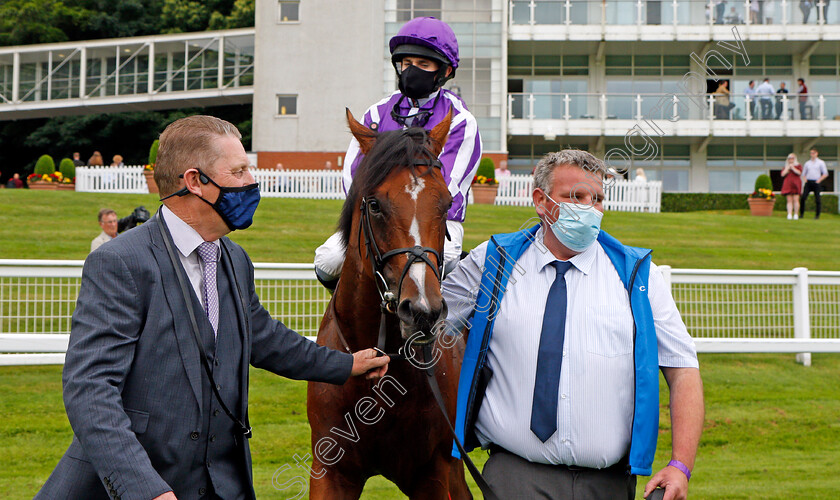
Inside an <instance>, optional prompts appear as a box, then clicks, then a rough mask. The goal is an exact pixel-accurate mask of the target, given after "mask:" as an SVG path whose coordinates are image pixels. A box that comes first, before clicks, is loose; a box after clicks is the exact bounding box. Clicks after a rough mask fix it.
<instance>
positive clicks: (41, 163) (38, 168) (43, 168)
mask: <svg viewBox="0 0 840 500" xmlns="http://www.w3.org/2000/svg"><path fill="white" fill-rule="evenodd" d="M53 172H55V161H54V160H53V159H52V156H50V155H41V157H40V158H38V162H37V163H35V173H36V174H38V175H51V174H52V173H53Z"/></svg>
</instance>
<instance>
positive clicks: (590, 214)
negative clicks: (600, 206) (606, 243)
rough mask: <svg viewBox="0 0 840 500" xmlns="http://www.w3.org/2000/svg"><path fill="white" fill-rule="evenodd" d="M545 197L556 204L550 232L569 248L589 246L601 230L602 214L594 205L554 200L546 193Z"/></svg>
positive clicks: (578, 248)
mask: <svg viewBox="0 0 840 500" xmlns="http://www.w3.org/2000/svg"><path fill="white" fill-rule="evenodd" d="M545 196H546V198H548V199H549V200H551V201H553V202H554V203H555V204H556V208H555V209H554V210H552V211H551V214H552V215H553V216H554V217H556V218H557V220H555V221H554V223H552V224H551V226H550V227H551V232H553V233H554V236H555V237H556V238H557V239H558V240H559V241H560V243H562V244H563V245H564V246H565V247H566V248H568V249H569V250H573V251H575V252H582V251H584V250H586V249H587V248H589V246H590V245H592V243H594V242H595V239H596V238H598V233H600V232H601V219H602V218H603V217H604V214H603V213H602V212H601V211H599V210H597V209H596V208H595V207H592V206H590V207H581V206H580V205H578V204H577V203H565V202H564V203H561V202H557V201H554V200H553V199H552V198H551V196H548V194H546V195H545Z"/></svg>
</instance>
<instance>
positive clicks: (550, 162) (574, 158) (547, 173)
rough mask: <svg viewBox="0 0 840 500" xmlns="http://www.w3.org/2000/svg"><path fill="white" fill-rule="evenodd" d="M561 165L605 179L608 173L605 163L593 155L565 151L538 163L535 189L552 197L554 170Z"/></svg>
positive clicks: (577, 150)
mask: <svg viewBox="0 0 840 500" xmlns="http://www.w3.org/2000/svg"><path fill="white" fill-rule="evenodd" d="M560 165H572V166H575V167H579V168H582V169H584V170H588V171H589V172H592V173H594V174H596V175H599V176H600V177H604V175H605V174H606V173H607V167H606V166H605V165H604V162H603V161H602V160H599V159H598V158H595V156H593V155H592V153H589V152H587V151H581V150H580V149H564V150H562V151H557V152H556V153H548V154H547V155H545V156H543V157H542V159H541V160H540V161H539V163H537V167H536V168H535V169H534V187H537V188H540V189H542V190H543V192H545V193H547V194H549V195H550V194H551V186H552V174H553V173H554V169H555V168H557V167H558V166H560Z"/></svg>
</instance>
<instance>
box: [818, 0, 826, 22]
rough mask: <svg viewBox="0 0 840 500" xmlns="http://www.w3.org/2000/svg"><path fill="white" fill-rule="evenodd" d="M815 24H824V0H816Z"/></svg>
mask: <svg viewBox="0 0 840 500" xmlns="http://www.w3.org/2000/svg"><path fill="white" fill-rule="evenodd" d="M817 24H820V25H823V24H825V2H823V0H820V1H819V2H817Z"/></svg>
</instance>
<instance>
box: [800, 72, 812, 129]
mask: <svg viewBox="0 0 840 500" xmlns="http://www.w3.org/2000/svg"><path fill="white" fill-rule="evenodd" d="M796 83H798V84H799V90H798V91H797V93H798V94H799V119H800V120H805V119H812V118H813V117H811V116H810V114H808V116H806V113H805V111H806V108H807V107H808V87H807V86H806V85H805V80H803V79H802V78H799V79H797V80H796Z"/></svg>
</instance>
